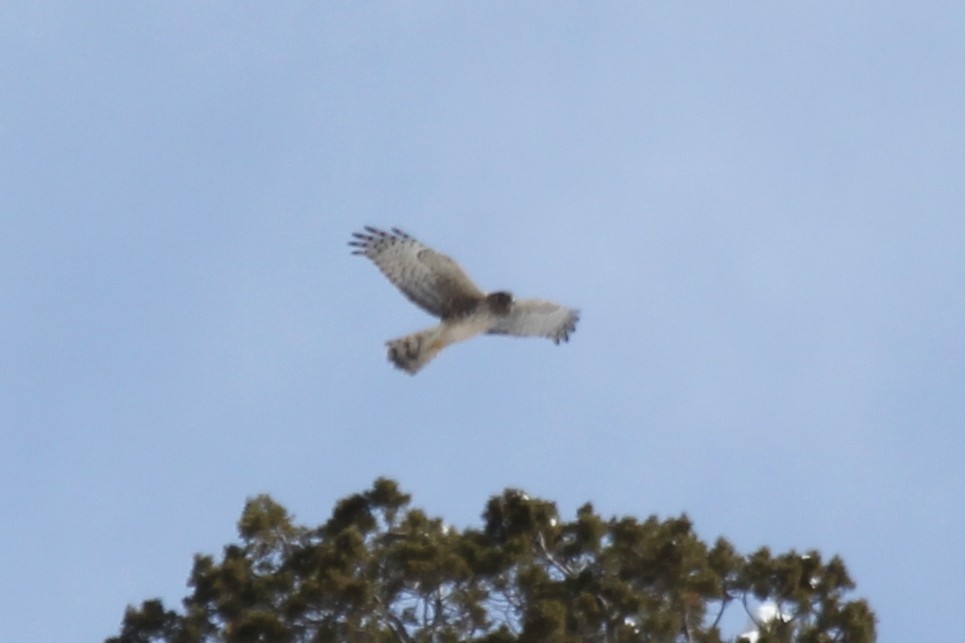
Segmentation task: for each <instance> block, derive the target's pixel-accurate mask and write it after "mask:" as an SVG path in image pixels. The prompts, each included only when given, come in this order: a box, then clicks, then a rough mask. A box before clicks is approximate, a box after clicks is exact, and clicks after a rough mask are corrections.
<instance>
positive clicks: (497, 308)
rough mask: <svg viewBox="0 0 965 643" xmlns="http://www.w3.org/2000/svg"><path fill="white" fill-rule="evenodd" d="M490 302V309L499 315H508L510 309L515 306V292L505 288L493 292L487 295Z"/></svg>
mask: <svg viewBox="0 0 965 643" xmlns="http://www.w3.org/2000/svg"><path fill="white" fill-rule="evenodd" d="M486 301H487V302H488V303H489V310H491V311H492V312H493V313H495V314H497V315H508V314H509V309H510V308H512V307H513V294H512V293H510V292H507V291H505V290H500V291H498V292H492V293H489V294H488V295H486Z"/></svg>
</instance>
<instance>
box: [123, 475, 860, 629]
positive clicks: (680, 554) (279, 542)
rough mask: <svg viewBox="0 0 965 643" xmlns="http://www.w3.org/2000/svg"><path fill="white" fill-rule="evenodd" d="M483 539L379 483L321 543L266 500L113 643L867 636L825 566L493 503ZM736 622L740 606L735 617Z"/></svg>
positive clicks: (652, 523)
mask: <svg viewBox="0 0 965 643" xmlns="http://www.w3.org/2000/svg"><path fill="white" fill-rule="evenodd" d="M483 520H484V525H483V527H482V528H481V529H466V530H463V531H458V530H455V529H453V528H451V527H448V526H447V525H446V524H445V523H444V522H443V521H442V520H441V519H439V518H430V517H429V516H427V515H426V514H425V513H424V512H423V511H422V510H420V509H417V508H412V507H411V506H410V498H409V496H408V495H406V494H404V493H402V492H401V491H400V490H399V488H398V486H397V484H396V483H395V482H393V481H391V480H386V479H379V480H376V481H375V483H374V484H373V486H372V488H371V489H369V490H368V491H365V492H363V493H360V494H356V495H352V496H349V497H347V498H345V499H343V500H341V501H339V502H338V503H337V504H336V506H335V508H334V510H333V511H332V515H331V518H329V519H328V521H327V522H326V523H325V524H323V525H321V526H318V527H306V526H301V525H297V524H294V523H293V521H292V518H291V516H290V515H289V514H288V512H287V511H286V510H285V508H284V507H282V506H281V505H279V504H277V503H275V502H274V501H273V500H272V499H271V498H269V497H268V496H259V497H257V498H254V499H251V500H249V501H248V503H247V505H246V506H245V509H244V511H243V513H242V515H241V519H240V520H239V522H238V531H239V535H240V540H241V542H240V543H237V544H230V545H228V546H226V547H225V548H224V552H223V554H222V556H221V558H220V560H215V559H214V558H213V557H211V556H204V555H196V556H195V560H194V569H193V570H192V572H191V576H190V581H189V585H190V587H191V588H193V591H192V593H191V595H190V596H188V597H187V598H185V599H184V601H183V603H184V604H183V608H182V609H181V610H180V611H176V610H172V609H168V608H167V607H166V606H165V605H164V604H163V603H162V602H161V601H159V600H148V601H145V602H143V603H142V604H141V606H140V607H128V609H127V611H126V613H125V614H124V620H123V624H122V627H121V632H120V634H119V635H118V636H116V637H113V638H110V639H107V641H108V643H147V642H155V641H164V642H169V643H189V642H190V643H195V642H203V641H226V642H232V643H234V642H237V643H242V642H255V641H264V642H266V643H285V642H299V643H300V642H309V641H311V642H326V641H331V642H355V641H357V642H360V643H361V642H373V643H380V642H385V643H389V642H391V643H416V642H418V643H430V642H431V643H436V642H438V643H450V642H451V643H457V642H461V641H473V642H476V643H511V642H513V643H514V642H520V643H523V642H540V643H546V642H549V643H564V642H574V643H575V642H583V641H599V642H601V643H604V642H606V643H609V642H620V643H623V642H629V641H648V642H668V643H670V642H703V643H711V642H720V641H724V640H730V641H733V640H735V638H734V637H733V636H730V637H729V638H725V637H724V635H723V634H722V633H721V631H720V630H719V625H720V621H721V616H722V615H723V614H724V612H725V611H727V610H728V609H738V610H742V611H744V610H746V611H747V613H748V615H751V614H752V612H753V610H752V609H750V607H749V606H750V605H751V604H755V603H758V602H760V601H765V600H766V601H770V602H772V603H773V604H774V606H775V610H774V612H775V614H776V615H777V616H776V617H774V618H771V619H769V620H767V621H764V622H757V623H756V625H757V627H756V628H755V630H756V631H754V632H752V633H751V634H750V635H745V637H744V640H747V641H751V642H752V643H753V641H756V643H771V642H791V641H794V642H800V643H830V642H834V641H841V642H847V643H866V642H871V641H874V640H875V619H874V615H873V613H872V612H871V610H870V609H869V607H868V605H867V604H866V603H865V601H863V600H849V599H848V598H847V594H848V593H849V591H850V590H851V589H853V587H854V584H853V582H852V581H851V579H850V577H849V576H848V572H847V570H846V569H845V565H844V563H843V562H842V561H841V560H840V559H839V558H837V557H833V558H831V559H830V560H828V561H826V562H825V561H824V560H823V559H822V556H821V555H820V554H819V553H818V552H816V551H809V552H807V553H806V554H798V553H796V552H793V551H792V552H789V553H786V554H781V555H777V556H775V555H772V554H771V552H770V551H768V550H767V549H766V548H763V549H760V550H758V551H756V552H754V553H752V554H750V555H746V556H744V555H741V554H739V553H737V552H736V551H735V550H734V548H733V547H732V546H731V545H730V544H729V543H728V542H727V541H726V540H724V539H718V540H717V541H716V542H714V543H713V544H712V545H709V544H707V543H704V542H702V541H701V540H700V539H699V538H698V537H697V536H696V535H695V533H694V529H693V526H692V525H691V523H690V521H689V520H688V519H687V517H686V516H681V517H679V518H670V519H666V520H658V519H657V518H654V517H650V518H647V519H646V520H644V521H642V522H641V521H639V520H636V519H634V518H611V519H609V520H605V519H603V518H601V517H600V516H599V515H597V513H596V512H595V511H594V510H593V507H592V506H591V505H589V504H587V505H584V506H583V507H581V508H580V509H579V510H578V512H577V515H576V517H575V519H574V520H572V521H570V522H566V521H563V520H562V519H561V518H560V517H559V515H558V513H557V511H556V507H555V505H554V504H553V503H552V502H548V501H545V500H540V499H535V498H530V497H529V496H527V495H526V494H525V493H523V492H521V491H518V490H507V491H505V492H504V493H503V494H502V495H499V496H495V497H493V498H492V499H490V501H489V502H488V504H487V505H486V508H485V510H484V512H483ZM735 606H736V607H735Z"/></svg>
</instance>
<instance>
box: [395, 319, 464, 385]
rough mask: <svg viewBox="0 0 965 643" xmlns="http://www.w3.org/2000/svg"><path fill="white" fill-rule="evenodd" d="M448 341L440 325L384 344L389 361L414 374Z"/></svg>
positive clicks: (447, 343) (446, 344)
mask: <svg viewBox="0 0 965 643" xmlns="http://www.w3.org/2000/svg"><path fill="white" fill-rule="evenodd" d="M449 343H450V342H448V341H446V338H445V336H444V333H443V329H442V327H441V326H434V327H433V328H427V329H426V330H421V331H419V332H418V333H412V334H411V335H406V336H405V337H400V338H398V339H393V340H391V341H388V342H386V343H385V344H386V346H388V347H389V361H391V362H392V363H393V364H395V365H396V367H397V368H400V369H402V370H403V371H405V372H406V373H409V374H410V375H415V374H416V373H417V372H418V371H419V369H420V368H422V367H423V366H425V365H426V364H428V363H429V360H431V359H432V358H433V357H435V356H436V355H437V354H438V353H439V351H441V350H442V349H443V348H445V347H446V346H448V345H449Z"/></svg>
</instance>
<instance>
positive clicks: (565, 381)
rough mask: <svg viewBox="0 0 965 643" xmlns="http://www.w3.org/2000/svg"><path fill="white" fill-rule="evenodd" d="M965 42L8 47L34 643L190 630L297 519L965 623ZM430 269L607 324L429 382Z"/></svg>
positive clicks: (518, 344)
mask: <svg viewBox="0 0 965 643" xmlns="http://www.w3.org/2000/svg"><path fill="white" fill-rule="evenodd" d="M963 25H965V9H963V7H962V6H961V5H960V4H959V3H952V2H947V3H917V4H915V5H914V6H911V5H909V4H908V3H897V2H876V3H866V2H851V3H806V4H799V5H797V6H777V5H774V4H773V3H764V2H748V3H739V4H736V5H735V4H734V3H721V4H718V5H712V4H708V3H600V4H594V5H592V6H591V5H590V4H586V3H571V2H560V3H548V2H538V3H509V2H486V3H441V2H426V3H415V2H398V3H382V4H377V3H315V2H301V3H251V2H230V3H229V2H166V3H120V2H113V3H107V2H86V3H60V2H48V3H29V2H19V1H14V2H5V3H3V4H2V5H0V216H2V220H3V227H2V228H3V234H2V235H0V305H2V310H3V314H2V315H0V355H2V360H0V426H2V436H3V448H2V449H0V511H2V514H3V516H4V518H3V523H4V524H3V527H2V528H0V545H2V546H0V578H2V579H3V582H2V583H0V640H4V641H26V640H30V641H35V642H46V641H50V642H55V641H56V642H60V641H65V640H76V641H96V640H101V639H103V638H104V637H106V636H109V635H112V634H115V633H116V632H117V629H118V626H119V623H120V619H121V616H122V614H123V610H124V607H125V605H127V604H128V603H137V602H139V601H141V600H142V599H145V598H150V597H154V596H160V597H163V598H164V599H165V600H166V601H168V602H169V603H172V604H176V603H177V601H178V600H179V599H180V598H181V597H183V596H184V595H185V594H186V593H187V592H188V588H186V587H185V581H186V579H187V576H188V573H189V571H190V566H191V557H192V555H193V554H194V553H195V552H207V553H217V552H218V551H220V548H221V546H222V545H224V544H226V543H228V542H229V541H231V540H232V539H233V538H234V537H235V521H236V520H237V518H238V516H239V513H240V510H241V508H242V506H243V504H244V501H245V499H246V498H247V497H250V496H253V495H255V494H258V493H262V492H267V493H270V494H272V496H273V497H274V498H275V499H276V500H278V501H280V502H281V503H283V504H284V505H286V506H287V507H288V508H289V510H291V511H292V512H293V513H294V514H295V515H296V516H297V518H298V519H300V520H302V521H304V522H306V523H317V522H319V521H321V520H323V519H324V518H325V517H326V516H327V514H328V512H329V510H330V509H331V506H332V504H333V502H334V501H335V500H336V499H338V498H340V497H343V496H344V495H346V494H349V493H353V492H356V491H360V490H362V489H364V488H366V487H367V485H369V484H370V483H371V481H372V480H373V479H374V478H375V477H377V476H380V475H386V476H391V477H394V478H396V479H397V480H398V481H399V482H400V483H401V484H402V486H403V487H404V489H406V490H407V491H409V492H411V493H412V494H413V495H414V501H415V504H417V505H418V506H421V507H423V508H425V509H426V510H427V511H428V512H430V513H431V514H434V515H441V516H443V517H444V518H446V519H447V520H449V521H451V522H453V523H456V524H458V525H464V526H467V525H474V524H478V516H479V514H480V512H481V510H482V508H483V506H484V504H485V502H486V500H487V499H488V497H489V496H490V495H492V494H494V493H498V492H499V491H501V490H502V489H504V488H505V487H508V486H515V487H522V488H524V489H526V490H527V491H529V492H530V493H531V494H535V495H539V496H542V497H544V498H547V499H551V500H555V501H556V502H557V503H558V505H559V507H560V509H561V510H562V512H563V513H564V514H565V515H572V513H573V511H574V510H575V508H576V507H577V506H579V505H580V504H582V503H583V502H585V501H587V500H590V501H592V502H593V503H594V504H595V506H596V507H597V508H598V510H600V511H601V512H602V513H604V514H605V515H614V514H618V515H623V514H630V515H635V516H640V517H645V516H647V515H650V514H652V513H655V514H657V515H660V516H668V515H677V514H679V513H681V512H686V513H687V514H688V515H690V516H691V518H692V519H693V520H694V521H695V523H696V526H697V529H698V531H699V532H700V533H701V535H702V536H704V537H706V538H708V539H713V538H716V537H717V536H718V535H723V536H724V537H727V538H729V539H731V540H732V541H733V542H734V543H735V544H736V545H737V546H738V547H739V548H741V549H743V550H746V551H749V550H752V549H754V548H756V547H758V546H761V545H768V546H770V547H771V548H772V549H774V550H778V551H783V550H786V549H790V548H796V549H798V550H804V549H809V548H818V549H820V550H821V551H822V552H823V553H825V554H827V555H832V554H839V555H841V556H842V557H843V558H844V559H845V561H846V563H847V564H848V566H849V568H850V570H851V572H852V574H853V576H854V578H855V580H856V581H857V583H858V592H857V594H856V595H860V596H864V597H866V598H868V600H869V601H870V602H871V604H872V606H873V607H874V609H875V610H876V611H877V613H878V616H879V618H880V626H879V631H880V634H881V640H883V641H903V640H904V641H906V640H943V639H944V640H947V639H948V638H949V636H950V632H952V631H957V630H955V629H954V626H953V623H952V621H950V620H949V619H947V618H944V617H942V615H948V614H955V613H957V612H958V611H959V609H960V606H961V604H962V603H963V602H965V587H963V586H962V583H961V582H960V579H961V578H962V577H965V557H963V556H962V555H961V542H962V541H961V538H962V536H961V534H962V533H963V532H965V473H963V469H962V459H963V455H965V437H963V427H965V260H963V250H962V249H963V243H965V181H963V177H965V119H963V118H962V115H963V114H965V82H963V81H962V77H961V64H960V63H961V61H963V60H965V28H963ZM363 224H375V225H381V226H393V225H394V226H399V227H402V228H404V229H405V230H407V231H409V232H410V233H412V234H413V235H415V236H416V237H418V238H419V239H420V240H422V241H424V242H425V243H428V244H430V245H432V246H434V247H436V248H437V249H439V250H441V251H443V252H446V253H447V254H450V255H452V256H453V257H455V258H457V259H458V260H459V261H460V262H461V263H462V264H463V266H464V267H465V268H466V269H467V271H468V272H469V274H470V275H472V276H473V277H474V278H475V279H476V280H477V281H478V282H479V283H480V285H481V286H482V287H483V288H487V289H504V288H505V289H510V290H512V291H514V292H515V293H516V294H517V295H519V296H538V297H542V298H548V299H554V300H557V301H560V302H562V303H564V304H568V305H573V306H578V307H580V308H581V309H582V311H583V319H582V321H581V324H580V326H579V328H578V329H577V332H576V334H575V335H574V336H573V338H572V341H571V342H570V343H569V344H567V345H563V346H561V347H555V346H553V345H552V344H551V343H549V342H546V341H536V340H525V341H524V340H513V339H508V338H494V337H487V338H481V339H477V340H474V341H472V342H468V343H466V344H463V345H458V346H456V347H454V348H452V349H449V350H447V351H446V352H445V353H443V354H442V355H441V356H440V357H439V358H438V359H437V360H436V361H434V362H432V363H431V364H430V365H429V366H428V367H427V368H426V369H425V370H424V371H423V372H421V373H419V374H418V376H416V377H414V378H413V377H409V376H407V375H405V374H402V373H400V372H398V371H395V370H393V369H392V368H391V367H390V366H389V364H388V363H387V362H386V361H385V355H384V349H383V342H384V341H385V340H386V339H389V338H392V337H396V336H398V335H401V334H404V333H406V332H409V331H411V330H415V329H418V328H422V327H423V326H426V325H428V323H430V319H429V318H428V317H427V316H426V315H424V314H423V313H422V312H420V311H419V310H417V309H416V308H414V307H413V306H411V305H410V304H409V303H408V302H407V301H406V300H405V299H404V298H403V297H402V296H401V295H399V293H397V292H396V291H395V290H394V289H393V288H392V287H391V286H390V285H389V284H388V283H387V282H386V281H385V280H384V279H383V278H382V277H381V275H379V273H378V271H377V270H375V268H374V267H373V266H372V265H370V264H369V263H368V262H366V261H364V260H362V259H359V258H358V257H353V256H351V255H350V254H349V249H348V247H347V246H346V245H345V244H346V242H347V241H348V239H349V236H350V233H351V232H353V231H354V230H357V229H358V228H359V227H360V226H362V225H363Z"/></svg>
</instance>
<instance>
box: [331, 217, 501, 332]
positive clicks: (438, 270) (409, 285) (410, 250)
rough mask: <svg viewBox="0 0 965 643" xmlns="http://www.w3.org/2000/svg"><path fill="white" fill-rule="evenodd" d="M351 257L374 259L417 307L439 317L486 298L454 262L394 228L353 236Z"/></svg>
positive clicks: (389, 278)
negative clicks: (352, 255)
mask: <svg viewBox="0 0 965 643" xmlns="http://www.w3.org/2000/svg"><path fill="white" fill-rule="evenodd" d="M353 236H354V237H355V239H354V240H352V241H350V242H349V245H350V246H353V247H354V248H355V249H354V250H353V251H352V254H357V255H363V256H366V257H368V258H369V259H371V260H372V261H373V262H374V263H375V265H376V266H378V268H379V270H381V271H382V274H384V275H385V276H386V277H387V278H388V280H389V281H391V282H392V283H393V284H395V286H396V287H397V288H398V289H399V290H401V291H402V293H403V294H404V295H405V296H406V297H408V298H409V300H411V301H412V302H413V303H414V304H415V305H417V306H419V307H420V308H422V309H423V310H425V311H426V312H428V313H430V314H432V315H435V316H436V317H443V318H445V317H449V316H451V315H453V314H455V313H457V312H459V311H462V310H466V309H467V308H471V307H472V306H473V305H475V303H476V302H478V301H479V300H480V299H482V298H483V297H484V296H485V295H484V293H483V292H482V291H481V290H479V288H478V287H477V286H476V284H474V283H473V282H472V279H470V278H469V277H468V276H467V275H466V273H465V272H463V270H462V268H460V267H459V264H457V263H456V262H455V261H453V260H452V259H450V258H449V257H447V256H446V255H444V254H441V253H438V252H436V251H435V250H433V249H431V248H429V247H427V246H425V245H423V244H422V243H420V242H419V241H417V240H416V239H414V238H412V237H410V236H409V235H408V234H406V233H405V232H403V231H402V230H399V229H398V228H392V231H391V232H385V231H384V230H379V229H378V228H373V227H371V226H365V232H355V233H353Z"/></svg>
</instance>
